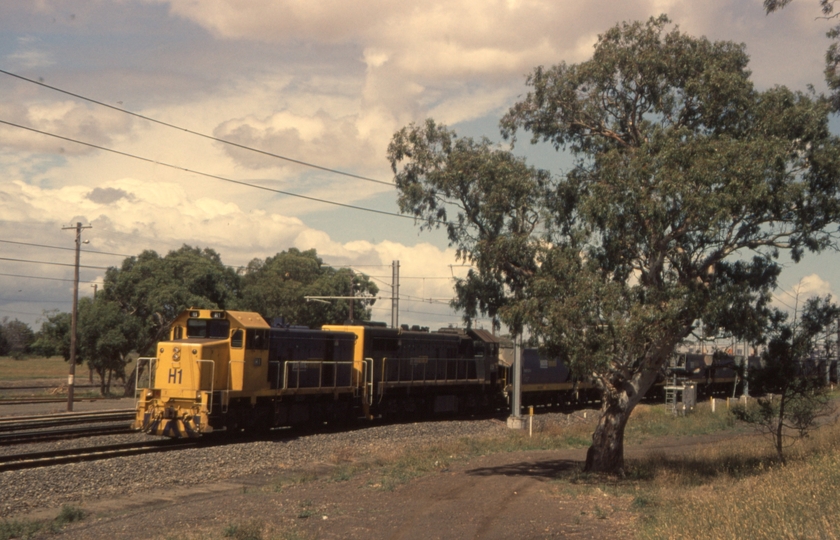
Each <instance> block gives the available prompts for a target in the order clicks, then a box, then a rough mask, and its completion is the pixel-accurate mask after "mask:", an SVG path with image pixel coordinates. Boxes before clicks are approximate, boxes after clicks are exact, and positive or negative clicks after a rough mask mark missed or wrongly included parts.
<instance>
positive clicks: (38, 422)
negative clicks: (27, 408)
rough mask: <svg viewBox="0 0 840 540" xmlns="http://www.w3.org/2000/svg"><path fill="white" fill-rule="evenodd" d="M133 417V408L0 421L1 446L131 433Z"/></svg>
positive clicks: (23, 417) (22, 417) (19, 417)
mask: <svg viewBox="0 0 840 540" xmlns="http://www.w3.org/2000/svg"><path fill="white" fill-rule="evenodd" d="M134 414H135V413H134V409H118V410H112V411H99V412H88V413H75V414H51V415H45V416H18V417H13V418H5V419H0V444H21V443H29V442H44V441H49V440H56V439H69V438H76V437H89V436H93V435H106V434H107V435H113V434H117V433H130V432H131V429H130V422H131V420H133V419H134ZM70 426H72V427H70Z"/></svg>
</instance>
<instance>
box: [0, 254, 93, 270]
mask: <svg viewBox="0 0 840 540" xmlns="http://www.w3.org/2000/svg"><path fill="white" fill-rule="evenodd" d="M0 261H11V262H22V263H33V264H47V265H50V266H70V267H75V266H76V265H75V264H70V263H58V262H48V261H30V260H28V259H12V258H10V257H0ZM79 268H91V269H93V270H107V269H108V267H107V266H89V265H86V264H80V265H79Z"/></svg>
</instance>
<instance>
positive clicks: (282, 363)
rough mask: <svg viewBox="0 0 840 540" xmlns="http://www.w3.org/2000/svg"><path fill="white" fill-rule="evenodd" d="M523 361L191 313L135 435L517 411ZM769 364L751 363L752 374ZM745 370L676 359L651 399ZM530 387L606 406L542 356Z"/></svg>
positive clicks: (528, 400) (533, 398)
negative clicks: (517, 375)
mask: <svg viewBox="0 0 840 540" xmlns="http://www.w3.org/2000/svg"><path fill="white" fill-rule="evenodd" d="M512 351H513V347H512V344H511V343H510V342H506V341H505V340H502V339H500V338H498V337H496V336H494V335H493V334H491V333H490V332H488V331H486V330H481V329H466V328H441V329H439V330H436V331H430V330H429V329H428V328H423V327H419V326H411V327H409V326H407V325H403V326H401V327H400V328H388V327H387V326H386V325H385V324H384V323H375V322H364V323H355V324H354V323H347V324H343V325H325V326H323V327H321V328H320V329H310V328H306V327H300V326H292V325H288V324H285V323H284V322H283V321H282V320H272V321H268V320H266V319H265V318H263V317H262V316H261V315H259V314H258V313H253V312H244V311H230V310H213V309H188V310H185V311H184V312H182V313H181V314H180V315H179V316H178V317H177V318H176V319H175V320H174V322H173V323H172V325H171V327H170V331H169V339H168V340H167V341H162V342H160V343H158V345H157V348H156V353H155V356H154V357H151V358H143V359H140V360H138V362H137V368H136V369H137V370H138V371H137V375H138V376H137V377H136V380H137V399H136V417H135V420H134V422H133V424H132V425H133V427H134V428H135V429H137V430H142V431H145V432H147V433H150V434H154V435H160V436H166V437H173V438H182V437H184V438H185V437H190V438H192V437H200V436H203V435H207V434H210V433H214V432H239V431H248V432H258V431H265V430H269V429H272V428H277V427H289V426H300V425H303V426H319V425H323V424H341V423H349V422H353V421H357V420H359V419H362V418H367V419H374V418H384V419H393V420H401V419H416V420H422V419H427V418H433V417H437V416H443V415H452V414H489V413H494V412H499V413H502V412H509V411H510V399H509V398H510V395H511V390H512V382H513V375H512V372H513V370H512ZM759 363H760V359H759V358H758V357H755V356H751V357H749V358H748V360H747V365H748V368H749V367H754V366H757V365H759ZM743 364H744V359H743V357H734V356H732V355H727V354H714V355H707V354H675V355H673V356H672V358H671V360H670V362H669V363H668V364H667V365H666V366H665V367H664V369H663V371H662V373H661V374H660V377H659V380H658V381H657V383H656V385H655V386H654V387H653V388H652V389H651V391H650V392H649V393H648V397H649V398H650V399H659V398H664V396H665V388H667V387H668V385H674V384H686V383H689V384H693V385H694V387H695V388H696V393H697V395H698V397H700V396H705V395H713V394H734V393H735V392H736V389H737V388H739V385H740V384H741V383H742V380H741V379H742V371H743V367H742V366H743ZM141 370H142V373H144V376H140V375H141ZM144 378H145V382H141V381H143V380H144ZM521 378H522V379H521V405H522V406H524V407H528V406H534V407H538V408H541V409H542V408H545V409H547V408H558V409H562V410H569V409H573V408H576V407H579V406H581V404H590V405H592V406H597V405H598V403H599V400H600V393H599V391H598V388H597V387H596V385H595V384H594V383H593V382H591V381H589V380H586V379H581V378H578V377H575V376H574V374H573V373H572V372H571V371H570V370H569V368H568V366H567V365H566V363H565V362H564V361H563V360H562V359H561V358H545V357H543V356H542V355H540V354H539V351H537V349H529V348H526V349H524V350H523V354H522V370H521Z"/></svg>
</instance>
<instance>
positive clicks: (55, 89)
mask: <svg viewBox="0 0 840 540" xmlns="http://www.w3.org/2000/svg"><path fill="white" fill-rule="evenodd" d="M0 73H3V74H4V75H8V76H10V77H14V78H16V79H20V80H22V81H26V82H29V83H32V84H36V85H38V86H41V87H44V88H48V89H50V90H53V91H55V92H59V93H61V94H65V95H67V96H71V97H74V98H77V99H81V100H83V101H87V102H88V103H94V104H96V105H99V106H101V107H106V108H108V109H112V110H114V111H118V112H121V113H124V114H127V115H130V116H134V117H135V118H140V119H142V120H146V121H148V122H152V123H154V124H158V125H161V126H165V127H168V128H172V129H176V130H178V131H183V132H184V133H189V134H190V135H195V136H197V137H202V138H205V139H209V140H211V141H215V142H218V143H222V144H227V145H230V146H234V147H236V148H240V149H242V150H248V151H250V152H255V153H257V154H262V155H264V156H269V157H273V158H276V159H282V160H284V161H288V162H290V163H295V164H297V165H302V166H304V167H309V168H312V169H317V170H319V171H324V172H328V173H332V174H339V175H342V176H347V177H350V178H356V179H357V180H364V181H366V182H374V183H377V184H383V185H386V186H391V187H394V185H395V184H394V183H393V182H385V181H384V180H377V179H375V178H368V177H367V176H362V175H359V174H353V173H349V172H345V171H340V170H338V169H331V168H329V167H323V166H321V165H316V164H314V163H308V162H306V161H301V160H299V159H294V158H290V157H286V156H281V155H279V154H275V153H272V152H268V151H265V150H260V149H258V148H253V147H251V146H246V145H244V144H239V143H236V142H233V141H229V140H227V139H221V138H219V137H214V136H212V135H207V134H206V133H201V132H199V131H193V130H191V129H188V128H184V127H181V126H176V125H175V124H170V123H168V122H164V121H162V120H157V119H155V118H152V117H150V116H145V115H143V114H139V113H136V112H132V111H129V110H126V109H123V108H120V107H115V106H114V105H109V104H107V103H105V102H102V101H97V100H95V99H92V98H89V97H85V96H83V95H81V94H76V93H73V92H70V91H68V90H63V89H61V88H58V87H57V86H51V85H49V84H46V83H44V82H41V81H36V80H35V79H30V78H28V77H24V76H22V75H18V74H16V73H12V72H11V71H6V70H4V69H0Z"/></svg>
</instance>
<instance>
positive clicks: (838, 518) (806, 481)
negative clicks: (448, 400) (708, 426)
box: [627, 425, 840, 539]
mask: <svg viewBox="0 0 840 540" xmlns="http://www.w3.org/2000/svg"><path fill="white" fill-rule="evenodd" d="M838 443H840V426H837V425H829V426H826V427H824V428H822V429H820V430H818V431H817V432H815V433H814V435H813V436H812V437H811V438H810V439H809V440H807V441H805V442H803V444H801V445H800V446H798V447H797V448H796V449H795V451H793V452H791V453H790V460H789V464H788V466H787V467H781V466H779V465H778V464H777V463H776V461H775V460H774V459H773V452H772V450H771V449H770V447H769V443H768V442H767V441H765V440H764V439H762V438H761V437H755V436H753V437H744V438H739V440H735V441H732V442H730V443H728V444H725V445H721V446H718V447H715V448H708V449H703V450H701V451H698V452H696V453H695V454H693V455H688V456H685V457H668V456H665V455H659V456H652V457H650V458H648V459H646V460H643V461H639V462H632V463H631V469H632V470H633V475H634V476H635V479H634V480H631V482H630V483H629V484H627V486H628V487H629V486H630V485H633V486H634V490H635V493H636V498H635V501H634V502H635V506H636V507H637V509H638V510H639V512H640V513H641V515H642V524H643V526H642V528H641V530H640V536H641V537H642V538H668V539H671V538H694V537H696V536H697V535H698V533H699V532H701V531H702V535H703V536H704V537H706V538H828V539H833V538H838V537H840V498H838V497H837V493H838V490H840V454H838V452H837V450H836V448H837V445H838Z"/></svg>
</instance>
